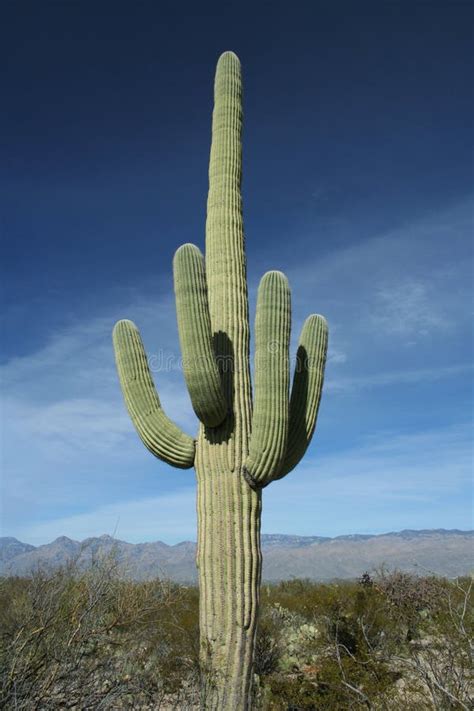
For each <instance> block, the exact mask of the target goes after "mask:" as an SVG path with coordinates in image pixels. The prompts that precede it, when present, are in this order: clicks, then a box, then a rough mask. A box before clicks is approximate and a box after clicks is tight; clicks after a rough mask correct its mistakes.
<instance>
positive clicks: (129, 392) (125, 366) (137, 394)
mask: <svg viewBox="0 0 474 711" xmlns="http://www.w3.org/2000/svg"><path fill="white" fill-rule="evenodd" d="M113 340H114V348H115V359H116V363H117V370H118V374H119V378H120V384H121V386H122V392H123V396H124V399H125V403H126V405H127V409H128V412H129V414H130V417H131V419H132V422H133V424H134V425H135V429H136V430H137V432H138V434H139V436H140V439H141V440H142V442H143V443H144V445H145V446H146V447H147V449H149V450H150V452H151V453H152V454H154V455H155V457H158V458H159V459H162V460H163V461H164V462H167V463H168V464H171V465H172V466H174V467H178V468H179V469H189V468H190V467H192V466H193V464H194V451H195V446H194V440H193V439H192V437H189V436H188V435H186V434H185V433H184V432H182V431H181V430H180V429H179V427H177V425H175V424H174V422H172V421H171V420H170V419H169V418H168V417H167V416H166V415H165V413H164V412H163V409H162V407H161V403H160V399H159V397H158V394H157V392H156V390H155V387H154V384H153V379H152V377H151V373H150V369H149V367H148V362H147V357H146V353H145V349H144V347H143V343H142V339H141V337H140V333H139V331H138V329H137V327H136V326H135V324H134V323H133V322H132V321H127V320H123V321H119V322H118V323H117V324H116V325H115V328H114V332H113Z"/></svg>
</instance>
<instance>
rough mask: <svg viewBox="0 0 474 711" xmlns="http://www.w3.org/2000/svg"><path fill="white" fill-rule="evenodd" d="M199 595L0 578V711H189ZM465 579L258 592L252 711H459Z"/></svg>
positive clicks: (468, 632) (467, 675)
mask: <svg viewBox="0 0 474 711" xmlns="http://www.w3.org/2000/svg"><path fill="white" fill-rule="evenodd" d="M198 606H199V594H198V589H197V588H196V587H188V586H183V585H178V584H175V583H171V582H167V581H164V580H160V579H155V580H151V581H148V582H140V583H138V582H130V581H127V580H125V579H123V577H121V573H120V568H119V566H118V565H117V563H116V561H115V560H114V557H113V556H108V557H106V558H103V559H98V560H96V561H95V562H94V565H93V566H92V568H91V569H89V570H81V569H78V568H77V567H76V566H75V564H74V562H72V563H71V564H70V565H69V566H67V567H65V568H62V569H60V570H57V571H55V572H52V573H49V574H47V573H45V572H41V571H38V572H36V573H35V574H33V575H32V576H31V577H30V578H16V577H12V578H4V579H2V580H1V581H0V708H5V709H18V711H30V710H32V709H60V708H75V709H109V710H110V711H112V710H113V711H119V710H120V709H142V710H143V709H163V711H164V710H165V709H167V710H168V709H176V711H178V709H179V710H180V711H181V710H185V709H190V710H191V709H197V708H199V703H200V702H199V694H200V684H199V613H198ZM472 613H473V609H472V580H471V579H469V578H461V579H456V580H447V579H443V578H438V577H435V576H426V577H415V576H411V575H409V574H407V573H402V572H399V571H392V572H388V571H385V570H381V571H379V572H378V574H376V575H374V576H373V577H372V576H370V575H369V574H365V575H364V576H362V577H361V578H360V580H358V581H343V582H334V583H330V584H317V583H312V582H309V581H306V580H292V581H287V582H282V583H279V584H276V585H264V586H263V589H262V599H261V615H260V624H259V632H258V636H257V644H256V653H255V699H254V702H253V706H252V708H253V709H255V711H318V710H321V711H322V710H323V709H324V710H325V711H340V710H343V709H373V710H374V711H378V710H380V711H385V710H387V711H390V710H392V709H393V711H397V710H399V709H400V708H404V709H406V711H415V710H416V711H418V710H420V711H430V710H432V709H433V710H434V709H446V710H447V709H452V710H455V709H466V710H467V709H469V708H471V705H472V702H473V700H474V696H473V684H474V679H473V675H472V666H471V655H472V651H473V642H472V639H473V632H474V620H473V614H472Z"/></svg>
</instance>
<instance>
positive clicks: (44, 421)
mask: <svg viewBox="0 0 474 711" xmlns="http://www.w3.org/2000/svg"><path fill="white" fill-rule="evenodd" d="M471 212H472V210H471V205H470V204H466V205H464V206H460V207H459V208H457V209H453V210H450V211H445V212H444V213H442V214H440V215H434V216H430V217H429V218H427V219H426V220H424V221H421V222H419V223H417V224H416V225H412V226H407V227H406V228H404V229H401V230H397V231H396V232H393V233H391V234H388V235H385V236H381V237H375V238H370V239H367V240H365V241H363V242H361V243H359V244H357V245H355V246H351V247H347V248H342V249H338V250H335V251H333V252H332V253H328V254H326V255H325V256H323V257H322V258H321V259H318V260H317V261H316V262H313V263H311V261H310V260H308V259H307V260H306V261H305V262H304V263H299V264H297V265H294V266H293V268H292V269H291V270H289V277H290V281H291V283H292V287H293V305H294V328H293V353H294V352H295V345H296V340H297V338H298V335H299V329H300V326H301V324H302V322H303V320H304V319H305V318H306V316H307V315H308V313H310V312H312V311H314V310H316V311H319V312H321V313H324V314H325V315H327V316H328V319H329V324H330V350H329V358H328V368H327V379H326V388H327V390H328V392H332V394H333V395H338V396H343V395H344V394H345V393H346V392H348V391H356V390H357V391H360V395H359V396H360V398H361V402H360V412H361V417H362V418H363V413H364V406H365V404H364V390H366V389H367V388H375V387H377V388H378V393H377V396H378V397H380V399H381V401H382V402H385V405H386V407H385V409H386V411H390V387H392V386H394V385H396V384H397V383H407V384H413V385H416V384H417V383H422V382H423V383H429V382H431V381H433V382H434V381H436V380H439V379H440V378H446V379H448V378H451V379H453V380H454V378H461V377H465V376H469V374H470V371H471V368H470V365H469V364H468V363H467V361H468V360H469V346H466V342H467V341H466V333H467V331H468V328H469V327H470V326H469V324H468V318H469V316H470V314H469V313H468V309H466V303H468V301H469V295H470V289H471V283H470V272H469V265H468V260H466V258H465V256H464V257H463V256H462V250H461V247H460V244H461V242H462V241H463V240H465V239H466V235H467V234H468V231H467V230H468V229H469V220H470V214H471ZM251 292H252V293H254V292H255V284H252V285H251ZM253 313H254V312H253V310H252V317H251V320H252V321H253ZM124 317H127V318H131V319H133V320H134V321H135V322H136V323H137V325H138V326H139V328H140V330H141V332H142V336H143V339H144V342H145V346H146V349H147V353H148V355H149V358H150V359H151V360H152V362H153V365H154V368H153V371H154V377H155V381H156V384H157V388H158V391H159V394H160V398H161V400H162V403H163V406H164V409H165V411H166V412H167V414H168V415H169V416H170V417H171V418H172V419H174V420H175V421H176V422H178V423H179V424H180V425H181V426H182V427H183V429H185V430H186V431H187V432H189V433H190V434H193V433H194V432H196V429H197V422H196V418H195V416H194V413H193V411H192V407H191V404H190V401H189V397H188V395H187V391H186V387H185V384H184V379H183V376H182V373H181V371H180V369H179V368H177V367H176V365H177V364H178V363H179V343H178V335H177V328H176V320H175V307H174V299H173V297H172V295H171V294H168V295H165V296H164V297H162V298H160V299H159V300H156V301H154V302H147V301H143V300H140V298H138V296H137V295H136V294H135V295H134V296H133V299H131V300H130V303H129V304H125V305H124V304H122V305H121V306H120V308H117V309H115V308H114V309H113V311H111V312H110V313H108V314H104V313H100V312H99V313H96V314H95V315H94V314H91V316H90V318H89V320H88V321H87V322H79V323H71V325H70V326H69V328H66V329H64V330H62V331H61V332H56V333H52V334H50V336H49V340H48V342H47V343H46V344H45V345H44V346H43V347H42V348H41V349H39V350H38V351H36V352H34V353H30V354H28V355H25V356H22V357H18V358H13V359H11V360H10V361H9V362H8V363H6V364H4V365H3V366H1V368H0V379H1V383H2V390H3V394H4V403H3V424H2V438H3V440H4V446H3V455H2V456H3V463H2V476H3V486H4V490H5V496H4V500H3V506H4V510H5V514H6V516H5V518H6V520H7V519H8V520H9V521H11V522H12V524H13V523H14V524H15V525H17V524H18V525H20V524H21V522H22V521H29V522H31V521H37V522H38V523H36V524H33V523H31V526H34V525H40V523H39V522H40V521H42V520H45V519H46V518H48V519H51V520H52V519H57V520H61V521H66V520H69V519H70V518H71V517H70V516H58V512H64V511H65V510H69V508H71V507H72V508H73V509H74V516H75V515H79V516H87V515H89V514H88V513H87V511H90V512H91V514H90V515H91V516H92V515H93V512H94V511H99V512H100V511H102V510H104V511H106V512H107V511H109V509H107V508H104V507H107V506H109V505H110V506H112V509H110V511H112V513H110V511H109V513H110V516H111V517H113V516H114V515H115V513H116V512H117V511H116V509H115V508H113V507H114V506H118V504H117V501H118V500H119V499H120V497H127V501H129V500H132V501H134V500H135V498H136V496H137V495H136V493H135V486H136V483H137V481H138V480H139V481H140V485H141V486H142V489H141V493H143V490H144V489H145V488H146V487H148V491H150V492H152V493H153V496H152V497H151V500H153V501H154V500H155V499H156V497H157V496H158V497H160V496H161V497H163V496H165V495H166V496H167V495H168V493H169V492H168V491H167V492H166V493H165V492H164V491H163V490H162V489H165V488H167V489H170V488H172V487H173V486H174V485H173V483H172V479H171V475H170V474H169V473H168V474H164V475H163V476H161V474H163V472H165V471H168V470H167V469H166V467H165V465H162V464H161V463H159V462H156V461H155V460H154V459H153V458H150V455H149V454H148V453H147V452H146V451H145V450H144V448H143V447H142V445H141V443H140V442H139V441H138V439H137V437H136V435H135V434H134V432H133V427H132V425H131V423H130V421H129V418H128V416H127V414H126V411H125V408H124V404H123V401H122V397H121V394H120V390H119V386H118V380H117V376H116V372H115V365H114V360H113V351H112V344H111V331H112V327H113V324H114V322H115V321H116V320H117V319H119V318H124ZM463 338H464V340H462V339H463ZM456 339H457V340H456ZM410 342H416V344H417V348H416V349H407V348H406V345H407V343H410ZM453 344H454V345H453ZM463 344H464V345H463ZM453 352H455V353H456V354H457V357H456V360H455V361H454V362H453ZM415 356H416V358H415ZM420 363H421V364H422V367H420ZM157 364H161V365H160V367H158V368H157V367H155V366H156V365H157ZM163 364H168V366H166V367H163ZM384 388H385V389H386V392H385V391H384ZM384 398H385V399H386V400H385V401H384ZM335 399H336V398H335ZM338 402H339V403H340V405H339V411H340V413H336V414H341V416H343V414H344V413H343V398H342V397H339V398H338ZM410 402H411V401H410V398H409V396H407V402H406V405H407V407H409V406H410ZM323 412H324V409H323ZM397 417H398V415H397V414H394V418H397ZM397 425H398V426H400V427H403V421H402V420H399V419H394V427H396V426H397ZM381 426H383V425H381ZM341 441H342V442H343V435H342V436H341ZM412 441H413V440H404V443H401V444H400V451H402V450H403V447H406V451H407V453H408V454H407V456H410V457H411V461H412V464H410V463H409V461H408V460H406V461H405V462H404V463H403V470H401V469H397V468H396V467H395V464H394V459H393V456H392V454H389V453H387V452H386V454H385V455H384V456H382V455H380V458H379V459H377V461H376V459H375V456H374V455H373V454H371V455H370V456H369V457H368V459H366V460H364V458H363V456H362V453H361V452H360V451H358V452H355V453H353V455H351V457H348V458H346V459H344V458H343V455H340V454H337V459H335V460H332V461H333V463H332V464H331V462H330V461H329V460H325V467H326V470H325V472H326V473H325V475H324V482H326V483H324V482H323V484H322V488H321V484H320V482H319V483H318V482H317V481H316V479H315V482H316V483H314V482H312V479H311V476H312V474H311V476H310V480H309V481H308V482H307V485H308V486H310V489H309V490H310V492H311V495H310V498H309V499H308V501H307V502H306V503H305V501H304V499H305V494H304V492H302V493H301V494H300V495H299V496H300V499H301V501H300V503H301V506H302V511H303V513H302V514H301V517H300V514H299V513H298V517H296V519H295V514H294V512H295V511H297V510H298V509H297V508H296V507H295V506H290V509H289V513H288V514H287V513H285V515H284V517H283V518H282V524H281V526H279V527H277V528H276V529H275V530H281V531H285V530H286V531H288V532H290V531H291V530H292V528H291V527H292V526H293V525H298V524H299V522H303V521H306V524H307V525H310V524H309V522H311V521H313V519H314V515H315V514H314V511H313V508H312V506H311V505H312V500H311V497H314V498H315V500H316V501H320V500H321V501H322V500H324V496H325V494H324V491H325V487H327V486H330V487H331V486H332V484H330V482H339V483H338V484H337V485H336V484H334V488H333V489H331V488H330V489H329V490H328V494H327V499H331V497H333V496H334V497H336V496H337V495H339V498H341V496H342V498H343V499H344V500H346V499H347V500H348V497H345V495H344V492H345V491H352V492H353V496H354V497H355V500H357V501H359V504H358V505H359V506H361V505H362V504H361V502H362V498H361V497H359V498H358V497H357V492H358V491H365V492H366V494H365V495H366V496H368V493H367V492H368V491H369V490H371V488H372V485H373V484H374V482H375V484H374V486H375V488H373V491H374V492H375V494H377V492H378V495H379V496H381V495H382V494H383V495H384V496H385V494H384V493H383V492H384V491H385V492H387V487H386V485H384V486H385V489H384V488H383V486H382V484H381V483H379V484H378V485H377V481H379V480H380V481H385V482H386V478H380V472H381V471H384V472H385V471H387V472H391V481H393V482H394V484H393V485H392V484H391V485H390V486H391V487H392V489H391V490H394V491H395V492H396V491H398V501H399V502H402V501H407V498H406V497H407V496H408V501H410V502H415V501H418V502H419V504H420V506H421V507H422V506H423V504H424V503H426V504H428V500H427V497H428V498H429V496H430V490H431V489H430V487H429V486H427V485H426V481H424V480H422V478H420V476H425V475H426V476H427V473H428V471H430V470H433V471H434V470H436V471H437V472H438V475H439V476H438V478H440V476H441V471H440V470H439V468H438V469H436V467H437V466H438V464H437V461H433V462H432V463H431V464H426V461H428V460H427V459H426V458H425V460H423V461H421V460H420V459H419V456H418V454H417V452H416V451H415V449H414V448H413V447H411V445H410V442H412ZM330 446H332V447H333V448H334V449H335V450H337V448H338V447H339V446H340V442H337V441H335V442H332V443H330ZM426 446H428V445H426ZM430 446H433V448H434V449H433V451H437V450H436V442H435V441H434V440H433V442H431V444H430ZM454 454H455V452H454ZM364 456H365V455H364ZM397 456H398V455H397ZM456 457H458V455H457V454H455V457H454V460H455V461H458V460H457V459H456ZM454 460H453V461H454ZM336 461H337V462H339V464H338V465H337V466H340V469H341V471H340V473H339V474H337V475H336V474H335V472H336V468H335V467H336V465H335V464H334V462H336ZM341 462H342V464H341ZM374 462H375V464H374ZM423 462H424V463H423ZM448 464H449V471H450V476H451V475H452V473H453V472H455V471H457V470H456V466H455V465H454V464H452V463H451V462H449V463H448ZM312 466H313V462H312V460H309V462H308V463H307V464H303V465H302V467H301V468H300V471H299V472H297V473H295V474H294V475H291V476H290V478H289V479H288V482H293V477H297V478H300V477H301V476H303V478H304V477H305V476H306V475H305V472H306V471H307V468H308V467H310V468H311V467H312ZM430 467H431V469H430ZM320 469H321V462H319V464H318V465H317V470H318V471H319V470H320ZM152 470H153V475H154V473H155V470H157V471H158V472H159V474H160V476H156V477H155V476H153V479H152V478H151V475H150V478H149V479H148V478H147V477H148V474H149V472H151V471H152ZM342 470H344V471H345V474H346V478H342ZM376 470H378V472H379V479H377V478H376ZM331 472H333V475H332V478H331ZM400 472H402V474H400ZM403 472H405V473H409V476H408V474H407V475H406V476H405V475H403ZM420 472H422V475H421V474H420ZM171 473H172V475H175V472H174V471H172V472H171ZM177 476H179V474H177ZM328 477H329V478H328ZM364 477H365V478H364ZM145 481H146V484H145V483H144V482H145ZM305 481H306V479H305ZM328 482H329V483H328ZM353 482H358V483H356V484H353ZM412 482H415V485H412ZM288 485H289V484H287V480H285V481H284V482H281V483H279V484H277V485H276V486H277V487H283V488H282V489H280V490H281V491H285V490H286V489H285V487H286V486H288ZM398 485H399V486H398ZM269 491H270V492H272V491H273V489H272V487H270V489H269ZM292 491H293V493H292V494H291V495H292V496H296V491H297V490H296V489H294V490H292ZM160 492H161V493H160ZM340 492H342V493H340ZM427 492H428V493H427ZM290 493H291V492H290ZM177 496H178V494H177ZM269 497H270V500H272V497H273V493H270V494H269ZM392 498H393V497H392ZM112 500H113V501H114V502H115V503H113V504H112V503H109V502H110V501H112ZM160 500H162V499H160ZM331 500H332V499H331ZM387 500H388V499H387ZM140 501H142V499H140ZM288 501H290V499H288ZM436 501H437V500H436ZM276 503H277V505H276V508H275V511H276V512H278V511H282V510H284V509H285V506H286V500H285V497H284V496H282V498H281V499H280V504H278V501H277V502H276ZM72 504H74V505H75V506H76V507H77V508H79V509H80V510H81V511H84V513H80V514H77V512H76V511H75V507H74V506H73V505H72ZM310 504H311V505H310ZM435 504H436V506H437V503H436V502H435ZM140 505H142V504H140ZM433 505H434V504H433ZM120 506H121V507H122V504H120ZM123 506H125V509H126V504H124V505H123ZM87 507H88V508H87ZM86 508H87V511H86ZM176 508H178V507H176ZM136 510H138V509H136ZM317 512H318V516H319V515H321V517H322V518H321V521H322V522H324V521H325V520H326V519H327V514H326V513H325V512H324V511H323V510H321V508H318V509H317ZM94 515H95V514H94ZM100 515H101V514H98V515H97V516H98V517H97V518H96V519H94V520H95V521H96V522H99V520H100ZM108 515H109V514H108V513H107V516H108ZM124 515H125V514H124ZM344 515H345V517H346V518H345V520H346V525H347V526H349V525H350V526H352V530H360V524H359V525H358V524H357V519H356V518H355V517H354V516H353V515H352V514H351V513H350V511H349V510H347V511H346V513H345V514H344ZM371 516H372V517H374V516H375V514H374V512H373V511H372V512H371ZM333 518H334V516H333ZM132 519H133V516H132V517H131V518H130V521H131V520H132ZM80 520H81V521H82V522H83V523H84V522H86V521H89V522H90V524H91V526H92V525H94V526H96V524H93V523H92V519H87V518H81V519H80ZM107 520H109V519H107ZM133 520H136V524H137V527H138V529H137V530H142V529H141V528H140V526H142V525H145V524H144V523H143V524H142V523H141V522H140V521H139V520H138V517H135V519H133ZM275 520H276V519H275ZM371 520H375V519H374V518H373V519H371ZM180 521H181V523H180ZM292 521H293V523H292ZM9 525H10V524H9ZM41 525H42V524H41ZM78 525H79V524H78ZM81 525H82V524H81ZM98 525H99V523H97V526H98ZM164 525H165V524H164ZM166 525H167V524H166ZM169 525H170V526H171V523H170V524H169ZM173 525H174V524H173ZM186 525H187V523H186V520H185V519H180V518H179V517H178V519H177V523H176V526H177V529H180V528H181V526H183V527H186ZM321 525H325V524H324V523H322V524H321ZM334 525H336V524H334ZM338 525H339V524H338ZM387 525H389V524H388V523H387ZM84 526H85V523H84ZM97 526H96V527H97ZM328 526H329V524H328ZM130 527H131V528H133V526H132V524H130ZM311 527H312V529H311V531H310V532H313V533H314V532H318V531H319V530H321V529H320V528H319V520H318V521H314V523H311ZM157 528H158V526H157ZM94 530H95V529H94ZM108 530H110V527H109V529H108ZM130 530H131V529H130ZM143 530H144V529H143ZM147 530H148V529H147ZM167 530H170V531H171V529H167ZM267 530H268V528H267ZM101 532H104V529H103V528H102V529H101ZM60 533H67V531H65V530H64V531H60V532H59V533H58V535H59V534H60ZM86 535H88V534H86ZM143 535H145V533H143ZM123 537H126V536H125V535H124V536H123ZM163 537H165V536H164V534H163Z"/></svg>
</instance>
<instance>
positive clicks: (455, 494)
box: [264, 425, 473, 535]
mask: <svg viewBox="0 0 474 711" xmlns="http://www.w3.org/2000/svg"><path fill="white" fill-rule="evenodd" d="M316 451H317V447H316ZM472 455H473V444H472V432H471V428H470V427H469V426H468V425H457V426H452V427H445V428H441V429H436V430H430V431H426V432H420V433H415V434H399V433H396V432H395V433H394V432H389V431H387V432H381V433H377V434H376V435H374V436H372V437H370V438H368V439H367V440H366V441H365V442H363V443H361V444H360V445H359V446H356V447H352V448H351V449H349V450H347V451H343V452H340V453H337V452H336V453H334V454H331V455H326V456H320V457H318V456H314V455H311V453H310V454H309V456H307V458H306V459H304V460H303V462H302V464H301V465H300V466H299V467H298V468H297V469H296V470H295V471H294V472H292V473H290V474H289V475H288V476H287V477H286V478H285V479H283V480H281V481H280V482H276V483H275V484H273V485H271V486H269V487H268V488H267V489H266V490H265V493H266V498H265V506H264V511H265V514H264V531H266V532H268V533H270V532H272V531H274V532H279V531H281V532H285V533H287V532H293V533H301V534H307V535H311V534H312V535H340V534H345V533H354V532H364V531H373V532H383V531H390V530H399V529H402V528H423V527H427V528H434V527H446V528H456V527H457V528H471V527H472V518H471V515H472V513H471V502H470V496H471V495H472V490H471V468H472ZM267 492H268V494H267ZM296 511H297V512H298V516H297V517H295V516H294V512H296Z"/></svg>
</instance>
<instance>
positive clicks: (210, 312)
mask: <svg viewBox="0 0 474 711" xmlns="http://www.w3.org/2000/svg"><path fill="white" fill-rule="evenodd" d="M241 95H242V87H241V75H240V62H239V60H238V58H237V57H236V55H235V54H233V52H225V53H224V54H223V55H222V56H221V57H220V59H219V62H218V64H217V71H216V78H215V85H214V113H213V121H212V144H211V156H210V164H209V196H208V202H207V222H206V258H205V261H204V258H203V256H202V254H201V252H200V251H199V249H198V248H197V247H195V246H194V245H191V244H186V245H183V246H182V247H181V248H180V249H179V250H178V251H177V253H176V255H175V259H174V283H175V294H176V306H177V317H178V328H179V335H180V343H181V349H182V353H183V370H184V375H185V379H186V384H187V386H188V390H189V395H190V398H191V402H192V405H193V408H194V411H195V413H196V415H197V417H198V418H199V420H200V422H201V424H200V429H199V434H198V437H197V440H196V441H194V440H193V439H192V438H191V437H189V436H188V435H186V434H185V433H183V432H181V430H180V429H179V428H178V427H177V426H176V425H175V424H174V423H173V422H171V420H169V418H168V417H167V416H166V415H165V413H164V412H163V409H162V407H161V403H160V399H159V397H158V394H157V393H156V391H155V389H154V385H153V380H152V377H151V373H150V371H149V368H148V363H147V358H146V354H145V350H144V347H143V344H142V341H141V338H140V335H139V333H138V330H137V328H136V327H135V325H134V324H133V323H132V322H131V321H120V322H119V323H118V324H117V325H116V327H115V329H114V344H115V351H116V362H117V368H118V372H119V376H120V381H121V385H122V391H123V394H124V398H125V402H126V404H127V407H128V411H129V413H130V416H131V418H132V420H133V423H134V425H135V427H136V429H137V431H138V434H139V435H140V437H141V439H142V441H143V442H144V444H145V446H146V447H147V448H148V449H149V450H150V451H151V452H152V453H153V454H154V455H155V456H157V457H159V458H160V459H162V460H163V461H165V462H168V463H169V464H171V465H173V466H175V467H178V468H181V469H187V468H189V467H192V466H194V467H195V469H196V474H197V481H198V491H197V513H198V551H197V560H196V562H197V565H198V569H199V588H200V636H201V651H200V657H201V667H202V679H203V683H202V708H203V709H207V710H208V711H217V710H219V711H245V710H246V709H249V708H250V707H251V695H252V678H253V657H254V647H255V635H256V629H257V619H258V601H259V587H260V578H261V565H262V556H261V550H260V519H261V509H262V489H263V488H264V487H265V486H267V485H268V484H270V483H271V482H273V481H275V480H276V479H280V478H282V477H283V476H286V474H288V473H289V472H290V471H291V470H292V469H293V468H294V467H295V466H296V465H297V463H298V462H299V460H300V459H301V457H302V456H303V454H304V452H305V451H306V449H307V447H308V445H309V442H310V440H311V437H312V435H313V432H314V428H315V424H316V418H317V414H318V408H319V402H320V397H321V390H322V385H323V374H324V365H325V360H326V350H327V324H326V321H325V319H324V318H323V317H322V316H319V315H316V314H313V315H312V316H310V317H309V318H308V319H307V320H306V322H305V324H304V327H303V330H302V333H301V337H300V341H299V347H298V353H297V368H296V370H295V374H294V378H293V385H292V392H291V399H290V397H289V342H290V328H291V302H290V289H289V285H288V281H287V279H286V277H285V276H284V275H283V274H281V273H280V272H268V273H267V274H265V275H264V277H263V278H262V280H261V283H260V288H259V294H258V301H257V315H256V322H255V407H254V406H253V402H252V391H251V382H250V362H249V333H250V328H249V317H248V297H247V278H246V261H245V244H244V231H243V219H242V199H241V193H240V183H241V175H242V147H241V130H242V96H241Z"/></svg>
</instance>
